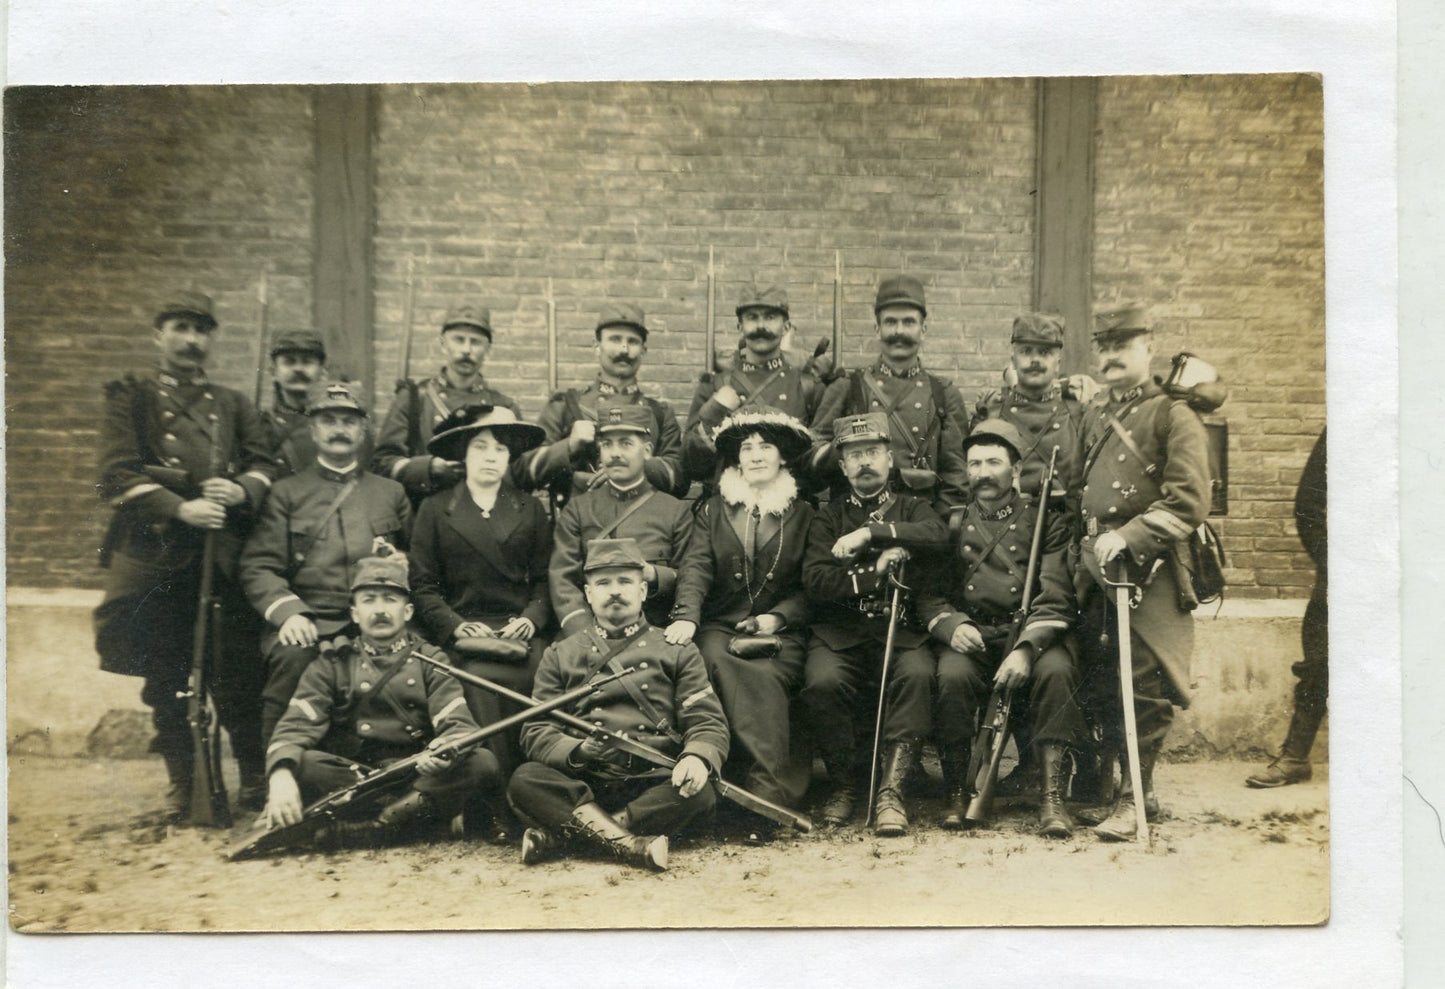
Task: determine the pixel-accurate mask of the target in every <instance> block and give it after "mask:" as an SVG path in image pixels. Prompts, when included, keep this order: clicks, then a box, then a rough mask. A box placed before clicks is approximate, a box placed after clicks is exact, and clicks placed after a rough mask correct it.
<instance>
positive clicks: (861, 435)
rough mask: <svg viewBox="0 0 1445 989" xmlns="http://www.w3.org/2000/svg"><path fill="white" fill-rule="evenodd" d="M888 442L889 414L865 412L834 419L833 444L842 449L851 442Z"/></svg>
mask: <svg viewBox="0 0 1445 989" xmlns="http://www.w3.org/2000/svg"><path fill="white" fill-rule="evenodd" d="M879 442H881V443H887V442H888V414H887V413H885V412H864V413H863V414H862V415H856V416H843V417H842V418H840V419H834V420H833V445H834V446H836V447H838V449H840V450H841V449H842V448H843V447H845V446H847V445H848V444H849V443H879Z"/></svg>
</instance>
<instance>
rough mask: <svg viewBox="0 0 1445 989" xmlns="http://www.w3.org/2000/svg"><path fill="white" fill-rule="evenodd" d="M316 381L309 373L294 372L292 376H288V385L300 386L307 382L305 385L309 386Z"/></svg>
mask: <svg viewBox="0 0 1445 989" xmlns="http://www.w3.org/2000/svg"><path fill="white" fill-rule="evenodd" d="M315 380H316V379H315V378H313V377H312V376H311V375H310V374H309V373H308V372H306V371H292V372H291V373H290V374H288V375H287V376H286V382H287V383H288V384H299V383H302V382H305V383H308V384H309V383H310V382H312V381H315Z"/></svg>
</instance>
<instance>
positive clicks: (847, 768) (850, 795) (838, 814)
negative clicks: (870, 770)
mask: <svg viewBox="0 0 1445 989" xmlns="http://www.w3.org/2000/svg"><path fill="white" fill-rule="evenodd" d="M823 767H824V768H825V769H827V770H828V779H830V780H831V781H832V782H833V789H832V791H831V792H830V793H829V794H828V799H827V800H826V801H824V802H823V810H822V813H821V815H820V816H821V817H822V818H823V826H824V827H828V828H841V827H843V826H845V825H846V824H847V823H848V822H849V821H851V820H853V812H854V811H855V810H857V809H858V786H857V784H856V783H855V782H854V781H855V780H856V779H857V774H856V773H855V772H854V767H853V756H852V753H848V754H846V755H840V756H834V757H831V758H829V757H824V759H823Z"/></svg>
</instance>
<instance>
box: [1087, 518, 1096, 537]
mask: <svg viewBox="0 0 1445 989" xmlns="http://www.w3.org/2000/svg"><path fill="white" fill-rule="evenodd" d="M1084 532H1085V534H1087V535H1090V536H1097V535H1098V534H1099V520H1098V519H1096V518H1094V516H1092V515H1090V516H1089V518H1088V519H1087V520H1086V521H1085V522H1084Z"/></svg>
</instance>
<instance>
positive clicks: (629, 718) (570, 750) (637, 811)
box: [507, 539, 728, 870]
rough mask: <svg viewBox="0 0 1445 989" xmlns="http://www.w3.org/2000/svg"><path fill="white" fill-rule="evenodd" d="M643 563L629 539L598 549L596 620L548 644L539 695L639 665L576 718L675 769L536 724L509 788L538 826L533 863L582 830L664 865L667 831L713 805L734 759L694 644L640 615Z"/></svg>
mask: <svg viewBox="0 0 1445 989" xmlns="http://www.w3.org/2000/svg"><path fill="white" fill-rule="evenodd" d="M644 566H645V561H644V560H643V557H642V553H641V552H640V551H639V550H638V547H637V544H636V543H635V542H634V541H633V540H631V539H599V540H597V541H596V542H594V543H593V544H592V545H591V547H590V548H589V550H588V553H587V564H586V568H587V601H588V603H589V604H590V605H591V607H592V611H593V615H594V617H595V621H594V622H593V624H592V625H591V626H590V627H588V629H587V630H586V631H585V632H583V633H581V634H579V635H574V636H572V637H571V638H569V639H566V640H564V641H562V642H558V643H554V644H553V645H552V647H551V648H549V649H548V650H547V652H546V655H544V656H543V657H542V665H541V667H540V668H539V669H538V670H537V683H536V688H535V689H534V690H533V691H532V696H533V697H535V698H536V699H537V700H539V701H545V700H549V699H551V698H553V697H556V696H557V695H558V694H561V693H564V692H566V691H568V690H572V689H575V688H576V687H579V686H581V685H582V684H584V683H586V682H587V681H588V680H589V679H590V678H591V677H593V676H595V675H597V674H598V673H600V672H606V673H615V672H618V671H619V670H622V669H634V670H637V671H638V672H636V673H634V674H633V675H631V676H629V677H627V678H625V679H622V680H617V681H613V682H612V683H609V684H607V685H606V686H605V687H603V688H601V690H599V691H598V692H597V693H594V694H592V695H591V696H589V697H587V698H585V699H584V700H581V701H578V702H577V703H576V705H575V708H574V710H573V712H572V713H573V714H576V715H577V716H579V717H582V718H586V719H588V720H589V721H592V722H594V723H595V724H598V725H601V726H603V727H606V728H610V729H612V730H614V731H619V732H626V733H627V734H629V735H632V736H633V737H634V738H636V739H637V740H638V741H640V742H643V743H644V744H646V745H651V746H653V747H654V748H656V749H659V750H661V751H662V752H664V753H666V754H667V755H670V756H673V757H675V758H676V759H677V764H676V766H674V767H673V768H672V770H670V771H669V770H666V769H659V768H657V767H654V766H652V765H651V764H648V763H642V762H639V761H637V760H635V759H634V758H633V757H631V756H629V755H627V754H626V753H620V752H616V751H613V750H610V749H609V748H608V746H607V744H606V742H605V741H604V740H603V739H600V738H586V739H583V738H578V737H576V736H575V735H572V734H569V733H568V732H567V731H566V730H565V729H563V728H562V727H560V726H558V725H557V724H555V723H554V722H552V721H550V720H549V719H546V718H538V719H536V720H533V721H529V722H528V723H527V724H526V726H525V727H524V728H523V729H522V744H523V746H524V747H525V748H526V750H527V757H528V758H529V759H530V760H532V761H530V762H526V763H523V765H522V766H521V768H519V769H518V770H517V771H516V772H515V773H514V774H513V775H512V780H511V783H510V784H509V785H508V787H507V796H508V797H509V798H510V799H511V801H512V805H513V806H514V807H515V808H516V809H517V811H518V812H519V813H520V814H521V815H522V816H523V817H524V818H526V819H528V820H530V821H532V822H535V824H536V826H535V827H533V828H529V829H528V830H527V832H526V833H525V834H524V835H523V837H522V861H523V862H525V863H527V864H532V863H534V862H537V861H540V860H541V859H542V858H545V857H546V856H547V855H548V854H549V853H550V852H551V851H552V850H553V849H554V848H555V847H556V846H557V844H558V841H557V838H558V836H559V834H561V833H575V834H579V835H581V836H584V837H586V838H587V839H589V840H591V841H593V842H594V843H596V844H600V845H602V846H603V847H605V848H608V849H610V850H611V851H612V852H614V853H615V854H616V855H618V856H619V857H620V858H622V859H624V860H625V861H628V862H633V863H635V864H638V865H643V866H649V867H651V868H653V869H658V870H661V869H666V868H667V850H668V848H667V845H668V843H667V836H668V835H672V834H676V833H677V832H679V831H681V830H682V829H683V828H684V827H686V826H687V824H689V823H690V822H691V821H693V820H694V819H695V818H697V817H698V816H699V815H702V814H706V813H708V812H710V811H711V810H712V808H713V806H714V805H715V803H716V801H717V795H716V792H715V791H714V789H713V786H712V783H711V782H709V779H708V777H709V775H710V774H712V773H716V772H719V771H720V770H721V769H722V765H723V762H724V761H725V760H726V759H727V754H728V726H727V720H726V718H724V716H723V711H722V706H721V705H720V704H719V703H718V699H717V696H716V694H715V693H714V692H713V687H712V684H711V683H709V682H708V677H707V669H706V667H705V666H704V665H703V659H702V656H701V654H699V653H698V651H697V647H696V646H693V645H672V644H670V643H668V642H666V641H665V640H664V639H663V636H662V632H661V630H660V629H656V628H653V627H652V626H650V625H649V624H648V623H647V619H646V617H645V616H644V615H643V614H642V599H643V597H644V596H645V595H646V593H647V586H646V582H645V581H644V580H643V577H642V569H643V567H644ZM634 832H635V833H636V834H635V833H634ZM637 834H641V835H658V836H659V837H656V838H648V837H638V836H637Z"/></svg>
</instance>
